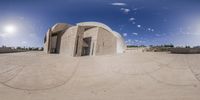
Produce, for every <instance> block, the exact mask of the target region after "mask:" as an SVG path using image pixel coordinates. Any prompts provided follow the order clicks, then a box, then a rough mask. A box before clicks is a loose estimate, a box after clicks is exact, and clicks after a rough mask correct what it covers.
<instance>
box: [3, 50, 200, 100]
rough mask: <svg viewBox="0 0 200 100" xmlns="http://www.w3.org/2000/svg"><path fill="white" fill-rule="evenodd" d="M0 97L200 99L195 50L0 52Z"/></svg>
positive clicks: (44, 99) (7, 99) (43, 99)
mask: <svg viewBox="0 0 200 100" xmlns="http://www.w3.org/2000/svg"><path fill="white" fill-rule="evenodd" d="M0 100H200V54H187V55H184V54H169V53H155V52H142V51H140V50H127V51H126V53H124V54H118V55H106V56H93V57H86V56H85V57H65V56H61V55H56V54H51V55H47V54H45V53H43V52H22V53H9V54H0Z"/></svg>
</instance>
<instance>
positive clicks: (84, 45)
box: [44, 22, 126, 56]
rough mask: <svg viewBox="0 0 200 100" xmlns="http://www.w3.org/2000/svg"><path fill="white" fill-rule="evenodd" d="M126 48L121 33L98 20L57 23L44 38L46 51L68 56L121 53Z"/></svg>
mask: <svg viewBox="0 0 200 100" xmlns="http://www.w3.org/2000/svg"><path fill="white" fill-rule="evenodd" d="M125 48H126V45H125V43H124V40H123V38H122V37H121V35H120V34H119V33H117V32H115V31H113V30H112V29H111V28H109V27H108V26H106V25H105V24H102V23H99V22H82V23H78V24H77V25H76V26H72V25H69V24H64V23H58V24H55V25H54V26H53V27H52V28H50V29H49V30H48V32H47V33H46V36H45V39H44V51H45V52H46V53H59V54H63V55H68V56H86V55H90V56H91V55H107V54H116V53H123V52H124V50H125Z"/></svg>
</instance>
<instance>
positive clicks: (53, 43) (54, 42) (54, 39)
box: [50, 35, 58, 53]
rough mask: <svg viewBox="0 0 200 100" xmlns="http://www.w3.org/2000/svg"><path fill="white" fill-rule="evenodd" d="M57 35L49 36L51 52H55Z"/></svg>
mask: <svg viewBox="0 0 200 100" xmlns="http://www.w3.org/2000/svg"><path fill="white" fill-rule="evenodd" d="M57 38H58V36H57V35H54V36H52V37H51V51H50V52H51V53H57Z"/></svg>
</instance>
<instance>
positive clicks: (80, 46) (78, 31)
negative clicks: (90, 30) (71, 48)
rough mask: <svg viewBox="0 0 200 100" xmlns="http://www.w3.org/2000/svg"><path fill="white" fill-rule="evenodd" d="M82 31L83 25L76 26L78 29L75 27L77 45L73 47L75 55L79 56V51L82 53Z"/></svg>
mask: <svg viewBox="0 0 200 100" xmlns="http://www.w3.org/2000/svg"><path fill="white" fill-rule="evenodd" d="M84 31H85V28H84V27H81V26H78V29H77V39H78V40H77V42H78V44H77V47H76V49H77V50H76V49H75V56H81V53H82V47H83V46H82V45H83V36H84Z"/></svg>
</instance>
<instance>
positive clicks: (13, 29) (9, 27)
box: [4, 25, 16, 34]
mask: <svg viewBox="0 0 200 100" xmlns="http://www.w3.org/2000/svg"><path fill="white" fill-rule="evenodd" d="M4 31H5V32H6V33H8V34H13V33H15V32H16V26H15V25H6V26H5V27H4Z"/></svg>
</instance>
